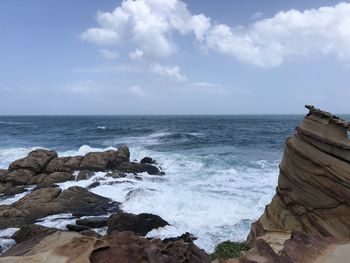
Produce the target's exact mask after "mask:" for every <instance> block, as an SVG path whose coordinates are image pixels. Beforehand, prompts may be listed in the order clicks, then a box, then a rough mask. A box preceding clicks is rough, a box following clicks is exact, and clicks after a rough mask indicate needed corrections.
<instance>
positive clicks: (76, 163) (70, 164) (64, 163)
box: [45, 156, 83, 173]
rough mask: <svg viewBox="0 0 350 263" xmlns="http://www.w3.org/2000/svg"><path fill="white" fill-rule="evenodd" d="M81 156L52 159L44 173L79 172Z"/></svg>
mask: <svg viewBox="0 0 350 263" xmlns="http://www.w3.org/2000/svg"><path fill="white" fill-rule="evenodd" d="M82 160H83V156H72V157H59V158H55V159H53V160H52V161H51V162H50V163H49V164H48V165H47V167H46V169H45V172H47V173H54V172H73V171H75V170H79V167H80V163H81V161H82Z"/></svg>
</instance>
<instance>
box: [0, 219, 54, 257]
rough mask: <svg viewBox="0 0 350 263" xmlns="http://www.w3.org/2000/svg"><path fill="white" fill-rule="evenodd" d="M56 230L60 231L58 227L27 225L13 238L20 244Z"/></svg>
mask: <svg viewBox="0 0 350 263" xmlns="http://www.w3.org/2000/svg"><path fill="white" fill-rule="evenodd" d="M55 231H58V229H56V228H50V227H46V226H41V225H25V226H23V227H21V229H20V230H18V231H17V232H16V233H14V234H13V235H12V239H14V240H15V241H16V242H17V244H19V243H22V242H25V241H28V240H31V239H33V238H35V237H40V236H46V235H48V234H51V233H53V232H55ZM0 261H1V260H0Z"/></svg>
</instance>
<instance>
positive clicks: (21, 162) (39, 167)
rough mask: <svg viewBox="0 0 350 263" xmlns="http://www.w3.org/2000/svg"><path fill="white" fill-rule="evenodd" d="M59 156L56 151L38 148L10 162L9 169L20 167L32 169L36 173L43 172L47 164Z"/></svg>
mask: <svg viewBox="0 0 350 263" xmlns="http://www.w3.org/2000/svg"><path fill="white" fill-rule="evenodd" d="M56 157H57V153H56V152H55V151H49V150H43V149H37V150H34V151H31V152H30V153H29V154H28V156H27V157H25V158H22V159H18V160H16V161H14V162H13V163H11V164H10V166H9V171H14V170H18V169H26V170H30V171H32V172H34V173H36V174H39V173H40V172H42V171H43V170H44V169H45V168H46V165H47V164H48V163H49V162H50V161H51V160H52V159H53V158H56Z"/></svg>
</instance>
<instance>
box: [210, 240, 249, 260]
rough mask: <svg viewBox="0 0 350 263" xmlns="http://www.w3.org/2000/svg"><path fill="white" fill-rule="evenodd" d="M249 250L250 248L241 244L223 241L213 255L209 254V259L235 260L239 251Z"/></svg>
mask: <svg viewBox="0 0 350 263" xmlns="http://www.w3.org/2000/svg"><path fill="white" fill-rule="evenodd" d="M249 249H250V247H249V246H248V245H247V244H246V243H243V242H232V241H224V242H222V243H220V244H218V245H217V246H216V248H215V251H214V253H213V254H211V259H212V260H214V259H217V258H237V257H239V255H240V252H241V251H247V250H249Z"/></svg>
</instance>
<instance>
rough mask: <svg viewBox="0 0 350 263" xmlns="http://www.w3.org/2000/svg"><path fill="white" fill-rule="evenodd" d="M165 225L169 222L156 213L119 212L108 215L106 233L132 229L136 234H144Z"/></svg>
mask: <svg viewBox="0 0 350 263" xmlns="http://www.w3.org/2000/svg"><path fill="white" fill-rule="evenodd" d="M167 225H169V223H168V222H167V221H165V220H163V219H162V218H161V217H159V216H157V215H153V214H146V213H142V214H139V215H134V214H129V213H119V214H113V215H111V216H110V217H109V219H108V222H107V226H108V229H107V233H108V234H111V233H112V232H113V231H119V232H122V231H133V232H134V233H135V234H137V235H140V236H145V235H146V234H147V233H148V232H149V231H151V230H152V229H157V228H159V227H164V226H167Z"/></svg>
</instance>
